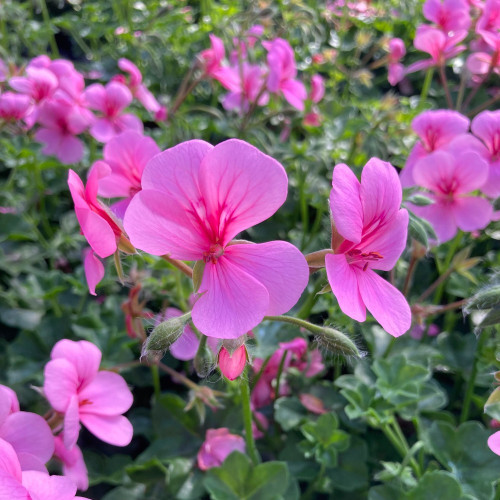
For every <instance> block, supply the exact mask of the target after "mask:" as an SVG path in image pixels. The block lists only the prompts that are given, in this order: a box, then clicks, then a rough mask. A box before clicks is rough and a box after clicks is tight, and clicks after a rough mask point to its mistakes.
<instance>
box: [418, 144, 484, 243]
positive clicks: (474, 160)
mask: <svg viewBox="0 0 500 500" xmlns="http://www.w3.org/2000/svg"><path fill="white" fill-rule="evenodd" d="M413 178H414V179H415V182H416V183H417V185H419V186H422V187H424V188H426V189H428V190H429V191H430V192H431V193H430V194H428V196H429V197H430V198H431V199H433V201H434V203H433V204H432V205H427V206H423V207H422V206H418V207H417V206H415V207H413V208H412V210H413V211H414V212H415V213H416V214H417V215H419V216H420V217H423V218H424V219H427V220H428V221H429V222H430V223H431V224H432V226H433V227H434V230H435V231H436V234H437V236H438V238H439V241H440V242H441V243H443V242H445V241H448V240H450V239H451V238H453V236H455V234H456V232H457V228H460V229H462V230H463V231H474V230H476V229H484V228H485V227H486V226H487V225H488V223H489V222H490V220H491V218H492V215H493V207H492V206H491V204H490V203H489V202H488V200H486V199H484V198H480V197H479V196H474V195H471V194H470V193H472V192H473V191H475V190H476V189H481V188H482V186H483V185H484V183H485V182H486V180H487V178H488V164H487V162H486V160H484V159H483V158H481V157H480V156H479V155H478V154H477V153H476V152H473V151H464V152H462V154H460V155H457V156H454V155H451V154H450V153H448V152H445V151H435V152H434V153H432V154H430V155H428V156H426V157H425V158H422V159H421V160H419V161H418V162H417V163H416V164H415V167H414V169H413Z"/></svg>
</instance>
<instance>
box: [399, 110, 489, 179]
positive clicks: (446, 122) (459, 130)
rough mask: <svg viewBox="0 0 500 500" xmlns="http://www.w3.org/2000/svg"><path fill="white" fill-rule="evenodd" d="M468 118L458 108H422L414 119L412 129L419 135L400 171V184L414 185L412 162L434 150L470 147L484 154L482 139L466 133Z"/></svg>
mask: <svg viewBox="0 0 500 500" xmlns="http://www.w3.org/2000/svg"><path fill="white" fill-rule="evenodd" d="M469 123H470V122H469V119H468V118H466V117H465V116H463V115H461V114H460V113H458V112H457V111H450V110H445V109H438V110H432V111H424V112H423V113H420V114H419V115H418V116H416V117H415V118H414V120H413V121H412V124H411V126H412V128H413V130H414V132H415V133H416V134H417V135H418V136H419V137H420V141H418V142H417V143H416V144H415V146H414V147H413V149H412V150H411V153H410V155H409V156H408V159H407V161H406V165H405V168H404V169H403V170H402V172H401V174H400V180H401V184H402V186H403V187H409V186H413V185H415V180H414V179H413V168H414V166H415V163H416V162H417V161H418V160H420V159H421V158H424V157H425V156H427V155H428V154H430V153H432V152H433V151H438V150H447V151H453V152H454V153H458V152H459V151H460V150H462V149H472V150H474V151H476V152H478V153H479V154H481V155H482V154H484V152H481V150H483V149H484V147H483V146H482V144H481V142H480V141H479V140H477V139H476V138H475V137H474V136H472V135H471V134H469V133H468V130H469Z"/></svg>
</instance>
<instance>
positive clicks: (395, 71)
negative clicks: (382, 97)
mask: <svg viewBox="0 0 500 500" xmlns="http://www.w3.org/2000/svg"><path fill="white" fill-rule="evenodd" d="M405 54H406V48H405V44H404V42H403V40H401V38H391V40H389V64H388V70H389V75H388V77H387V79H388V80H389V83H390V84H391V85H393V86H394V85H396V84H398V83H399V82H400V81H401V80H402V79H403V77H404V76H405V67H404V66H403V65H402V64H401V63H400V62H399V61H401V59H402V58H403V57H404V55H405Z"/></svg>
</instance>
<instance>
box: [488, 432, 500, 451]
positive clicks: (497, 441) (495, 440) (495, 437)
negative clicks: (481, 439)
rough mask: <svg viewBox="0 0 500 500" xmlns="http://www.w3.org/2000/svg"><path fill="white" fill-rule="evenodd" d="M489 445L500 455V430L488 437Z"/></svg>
mask: <svg viewBox="0 0 500 500" xmlns="http://www.w3.org/2000/svg"><path fill="white" fill-rule="evenodd" d="M488 446H489V447H490V450H491V451H492V452H493V453H496V454H497V455H500V431H497V432H495V433H493V434H492V435H491V436H490V437H489V438H488Z"/></svg>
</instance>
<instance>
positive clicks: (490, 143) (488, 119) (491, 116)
mask: <svg viewBox="0 0 500 500" xmlns="http://www.w3.org/2000/svg"><path fill="white" fill-rule="evenodd" d="M471 130H472V132H473V133H474V135H476V136H477V137H479V138H480V139H482V140H483V141H484V143H485V144H486V146H487V147H488V149H489V151H490V152H491V153H492V154H493V153H498V152H499V151H498V150H499V149H500V144H498V140H497V143H496V144H495V137H496V136H498V134H500V110H497V111H483V112H482V113H479V114H478V115H477V116H476V117H475V118H474V120H472V125H471Z"/></svg>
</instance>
